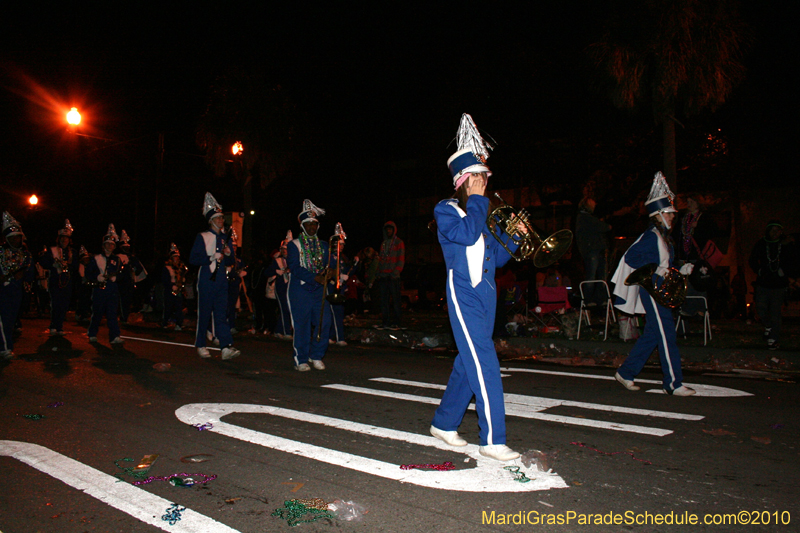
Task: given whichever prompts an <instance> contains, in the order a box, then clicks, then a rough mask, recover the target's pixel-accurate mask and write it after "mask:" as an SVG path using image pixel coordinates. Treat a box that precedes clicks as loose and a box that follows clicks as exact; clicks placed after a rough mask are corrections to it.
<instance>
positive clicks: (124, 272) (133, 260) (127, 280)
mask: <svg viewBox="0 0 800 533" xmlns="http://www.w3.org/2000/svg"><path fill="white" fill-rule="evenodd" d="M116 254H117V257H119V262H120V269H119V277H118V278H117V284H118V285H119V316H120V318H121V319H122V321H123V322H127V321H128V315H130V312H131V303H132V302H133V297H134V292H135V291H136V284H137V283H140V282H142V281H144V279H145V278H146V277H147V270H145V268H144V265H142V262H141V261H139V258H137V257H136V256H135V255H133V251H132V249H131V239H130V237H128V232H126V231H125V230H122V233H121V234H120V238H119V242H118V243H117V251H116Z"/></svg>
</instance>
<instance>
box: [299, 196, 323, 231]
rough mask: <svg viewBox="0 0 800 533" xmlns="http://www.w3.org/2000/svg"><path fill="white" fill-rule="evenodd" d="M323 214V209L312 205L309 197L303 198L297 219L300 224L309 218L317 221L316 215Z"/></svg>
mask: <svg viewBox="0 0 800 533" xmlns="http://www.w3.org/2000/svg"><path fill="white" fill-rule="evenodd" d="M324 214H325V210H324V209H322V208H319V207H317V206H315V205H314V202H312V201H311V200H309V199H305V200H303V210H302V211H300V214H299V215H297V220H298V221H299V222H300V225H301V226H302V225H303V223H304V222H308V221H309V220H313V221H314V222H319V220H317V217H319V216H322V215H324Z"/></svg>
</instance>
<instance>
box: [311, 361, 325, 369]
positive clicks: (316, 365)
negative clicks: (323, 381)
mask: <svg viewBox="0 0 800 533" xmlns="http://www.w3.org/2000/svg"><path fill="white" fill-rule="evenodd" d="M311 366H313V367H314V368H316V369H317V370H325V363H323V362H322V361H320V360H319V359H311Z"/></svg>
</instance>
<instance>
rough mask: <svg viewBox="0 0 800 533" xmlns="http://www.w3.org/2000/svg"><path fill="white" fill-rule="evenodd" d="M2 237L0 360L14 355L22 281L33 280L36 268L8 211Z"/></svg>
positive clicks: (0, 266) (5, 213) (4, 220)
mask: <svg viewBox="0 0 800 533" xmlns="http://www.w3.org/2000/svg"><path fill="white" fill-rule="evenodd" d="M3 237H4V239H5V242H4V243H3V244H2V245H0V359H13V358H14V351H13V350H14V325H15V324H16V322H17V317H18V316H19V309H20V305H21V304H22V283H23V281H28V282H30V281H33V279H34V278H35V277H36V270H35V269H34V267H33V264H34V263H33V258H32V257H31V253H30V252H29V251H28V249H27V248H26V247H25V244H24V243H23V239H24V237H25V235H24V234H23V233H22V227H21V226H20V225H19V222H17V221H16V220H14V217H12V216H11V215H10V214H9V213H8V212H6V211H4V212H3Z"/></svg>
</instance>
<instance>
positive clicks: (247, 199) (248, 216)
mask: <svg viewBox="0 0 800 533" xmlns="http://www.w3.org/2000/svg"><path fill="white" fill-rule="evenodd" d="M231 153H232V154H233V164H234V169H235V171H236V172H237V174H239V175H240V176H241V178H242V179H243V180H244V184H243V185H242V193H243V196H244V210H243V213H244V220H243V221H242V233H243V234H244V235H242V241H243V242H242V243H241V245H242V246H243V248H244V250H243V255H244V260H245V262H249V261H250V258H251V257H252V255H251V252H252V251H251V247H252V243H253V223H252V221H253V217H252V215H253V205H252V204H253V198H252V196H253V193H252V187H253V185H252V183H251V182H252V180H251V179H250V176H248V175H247V172H246V170H245V168H244V162H243V161H242V157H243V155H242V154H243V153H244V145H242V143H241V142H239V141H236V142H235V143H233V145H232V146H231Z"/></svg>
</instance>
